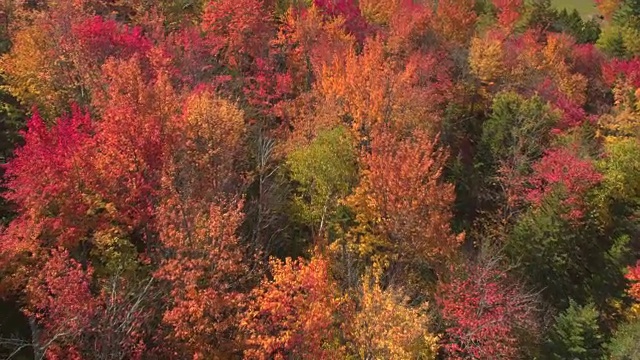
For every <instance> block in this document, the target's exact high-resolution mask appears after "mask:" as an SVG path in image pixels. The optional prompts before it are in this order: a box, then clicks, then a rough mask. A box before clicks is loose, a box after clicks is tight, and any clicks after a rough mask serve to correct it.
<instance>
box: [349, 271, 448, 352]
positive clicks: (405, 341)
mask: <svg viewBox="0 0 640 360" xmlns="http://www.w3.org/2000/svg"><path fill="white" fill-rule="evenodd" d="M362 283H363V284H362V294H361V296H360V298H359V301H358V302H359V306H358V310H357V311H356V313H355V315H354V316H353V319H351V321H349V322H347V324H348V325H347V331H346V337H347V341H348V343H349V344H350V345H351V346H352V348H353V349H352V350H353V352H354V353H356V354H357V355H358V358H360V359H380V360H382V359H398V360H403V359H406V360H409V359H435V357H436V353H437V351H438V345H437V342H438V338H437V337H436V336H434V335H433V334H431V333H430V332H429V331H428V329H427V325H428V323H429V319H428V317H427V315H426V314H425V312H426V310H427V304H423V305H422V306H419V307H417V308H412V307H409V306H407V298H405V297H403V296H402V295H401V292H400V291H398V290H397V289H392V288H389V289H386V290H383V289H382V287H381V285H380V282H379V280H378V278H377V277H376V278H375V279H373V278H372V277H370V276H365V277H364V278H363V280H362Z"/></svg>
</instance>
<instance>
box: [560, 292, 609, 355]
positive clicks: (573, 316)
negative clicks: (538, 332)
mask: <svg viewBox="0 0 640 360" xmlns="http://www.w3.org/2000/svg"><path fill="white" fill-rule="evenodd" d="M598 316H599V313H598V310H596V307H595V305H593V304H592V303H589V304H587V305H585V306H580V305H578V304H577V303H576V302H574V301H573V300H571V301H570V304H569V308H568V309H566V310H565V311H564V312H562V313H561V314H560V315H559V316H558V317H557V318H556V323H555V325H554V326H553V328H552V329H551V333H550V336H549V339H548V347H549V358H550V359H554V360H571V359H580V360H592V359H593V360H596V359H597V360H600V359H602V356H603V341H604V336H603V334H602V333H601V330H600V326H599V325H598Z"/></svg>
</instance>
